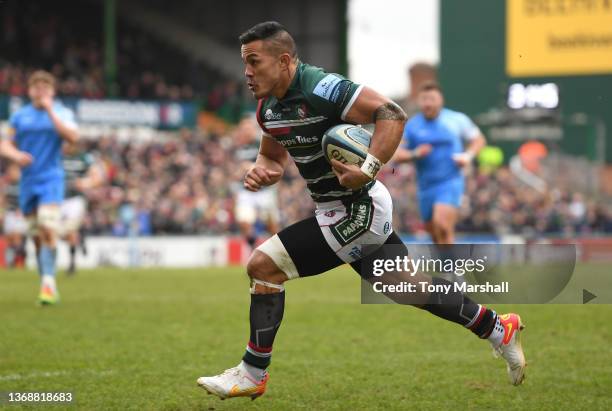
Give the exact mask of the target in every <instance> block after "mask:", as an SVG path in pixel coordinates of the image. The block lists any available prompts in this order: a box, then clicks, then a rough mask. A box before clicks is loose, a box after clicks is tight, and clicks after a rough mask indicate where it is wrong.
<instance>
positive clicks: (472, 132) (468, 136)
mask: <svg viewBox="0 0 612 411" xmlns="http://www.w3.org/2000/svg"><path fill="white" fill-rule="evenodd" d="M458 119H459V125H460V135H461V138H462V139H463V140H464V141H471V140H474V139H475V138H476V137H478V136H479V135H480V134H481V132H480V129H479V128H478V126H477V125H476V124H474V122H473V121H472V120H471V119H470V118H469V117H468V116H466V115H465V114H463V113H459V117H458Z"/></svg>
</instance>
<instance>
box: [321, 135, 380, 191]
mask: <svg viewBox="0 0 612 411" xmlns="http://www.w3.org/2000/svg"><path fill="white" fill-rule="evenodd" d="M371 140H372V134H371V133H370V132H369V131H367V130H365V129H364V128H362V127H359V126H355V125H353V124H340V125H337V126H335V127H332V128H330V129H329V130H327V131H326V132H325V134H324V135H323V141H322V142H321V144H322V146H323V153H324V155H325V158H326V159H327V161H328V162H329V163H330V164H331V165H332V167H333V169H334V173H335V174H336V176H337V177H338V181H339V182H340V184H341V185H342V186H344V187H347V188H350V189H352V190H356V189H358V188H360V187H362V186H363V185H364V184H366V183H368V182H369V181H370V178H369V177H368V176H367V175H365V174H364V173H363V172H362V171H361V169H360V167H361V165H362V164H363V162H364V161H365V159H366V157H367V155H368V150H369V147H370V142H371Z"/></svg>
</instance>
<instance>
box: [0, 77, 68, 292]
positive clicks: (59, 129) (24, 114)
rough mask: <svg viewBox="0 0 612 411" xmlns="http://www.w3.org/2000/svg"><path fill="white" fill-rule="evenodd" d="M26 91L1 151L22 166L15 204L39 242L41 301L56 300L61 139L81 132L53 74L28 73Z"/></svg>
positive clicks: (63, 139) (61, 179) (62, 171)
mask: <svg viewBox="0 0 612 411" xmlns="http://www.w3.org/2000/svg"><path fill="white" fill-rule="evenodd" d="M28 95H29V97H30V100H31V103H30V104H28V105H26V106H24V107H22V108H21V109H19V110H18V111H16V112H15V113H14V114H13V115H12V116H11V118H10V120H9V124H10V128H9V135H8V138H5V139H3V140H2V142H1V144H0V153H1V154H2V155H3V156H4V157H6V158H8V159H10V160H12V161H14V162H15V163H17V164H18V165H19V166H20V167H21V181H20V187H19V188H20V191H19V208H20V209H21V211H22V212H23V214H25V215H26V217H27V218H28V220H29V222H30V228H31V230H32V234H33V235H34V241H35V243H36V245H37V250H38V251H37V252H38V254H37V257H38V270H39V274H40V276H41V289H40V295H39V302H40V303H41V304H54V303H56V302H57V301H58V299H59V294H58V292H57V287H56V284H55V272H56V267H55V259H56V243H57V230H58V228H59V227H58V225H59V220H60V204H61V203H62V200H63V198H64V169H63V167H62V143H63V142H64V141H66V142H69V143H74V142H76V141H77V140H78V138H79V134H78V130H77V126H76V123H75V121H74V115H73V113H72V112H71V111H70V110H69V109H68V108H66V107H64V106H63V105H62V104H60V103H59V102H54V100H53V97H54V96H55V79H54V77H53V76H52V75H51V74H50V73H48V72H46V71H42V70H39V71H35V72H34V73H32V75H31V76H30V77H29V79H28Z"/></svg>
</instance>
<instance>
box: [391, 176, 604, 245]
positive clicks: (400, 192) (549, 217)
mask: <svg viewBox="0 0 612 411" xmlns="http://www.w3.org/2000/svg"><path fill="white" fill-rule="evenodd" d="M414 172H415V171H414V168H413V167H412V166H401V167H399V168H395V169H394V168H391V169H390V170H389V169H387V170H386V171H385V172H384V174H383V175H382V176H381V179H382V180H383V181H384V182H385V184H386V185H387V187H389V190H390V192H391V196H392V197H393V199H394V207H395V214H396V215H395V222H396V226H397V227H398V228H399V229H400V230H401V231H402V232H409V233H416V232H419V231H423V228H424V227H423V223H422V221H421V220H420V218H419V213H418V205H417V204H416V202H415V198H416V186H415V178H414ZM457 230H458V231H459V232H463V233H495V234H499V235H503V234H519V235H523V236H526V237H539V236H546V235H562V236H576V235H581V234H592V233H612V212H611V211H610V209H609V208H606V207H604V206H603V205H602V204H600V203H599V202H597V201H596V200H595V199H588V198H586V197H585V195H584V194H583V193H581V192H579V191H573V192H570V191H567V190H561V189H559V188H555V187H551V188H549V189H546V190H544V192H540V191H538V190H536V189H534V188H532V187H530V186H528V185H526V184H524V183H523V182H521V181H520V180H519V179H518V178H517V177H516V176H514V175H513V174H512V172H511V171H510V169H509V168H508V167H500V168H498V169H496V170H489V169H478V168H477V167H474V168H473V169H471V170H469V172H468V173H467V177H466V191H465V195H464V198H463V202H462V206H461V209H460V214H459V221H458V224H457Z"/></svg>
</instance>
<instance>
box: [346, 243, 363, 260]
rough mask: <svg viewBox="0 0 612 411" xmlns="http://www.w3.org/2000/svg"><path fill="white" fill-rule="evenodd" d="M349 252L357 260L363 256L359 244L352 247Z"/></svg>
mask: <svg viewBox="0 0 612 411" xmlns="http://www.w3.org/2000/svg"><path fill="white" fill-rule="evenodd" d="M348 254H349V255H350V256H351V257H353V258H354V259H355V260H359V259H361V258H363V253H362V252H361V247H359V246H354V247H353V248H351V251H349V253H348Z"/></svg>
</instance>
